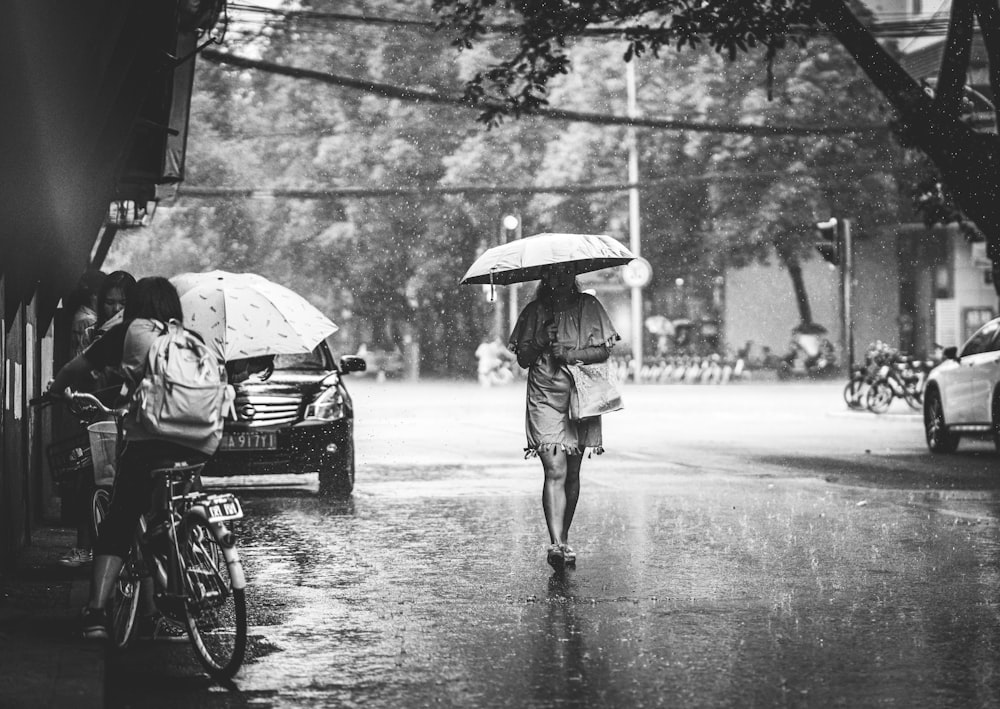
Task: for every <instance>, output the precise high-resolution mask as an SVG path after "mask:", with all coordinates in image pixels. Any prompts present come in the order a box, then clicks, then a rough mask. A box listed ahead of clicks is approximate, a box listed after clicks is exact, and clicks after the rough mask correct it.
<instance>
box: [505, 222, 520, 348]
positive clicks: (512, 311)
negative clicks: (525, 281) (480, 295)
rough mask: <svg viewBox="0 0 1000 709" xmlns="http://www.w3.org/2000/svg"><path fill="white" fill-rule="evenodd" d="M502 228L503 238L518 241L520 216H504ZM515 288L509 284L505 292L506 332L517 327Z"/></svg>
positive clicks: (513, 284)
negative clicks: (506, 298) (506, 297)
mask: <svg viewBox="0 0 1000 709" xmlns="http://www.w3.org/2000/svg"><path fill="white" fill-rule="evenodd" d="M503 228H504V237H505V238H510V237H511V236H513V237H514V239H520V238H521V215H520V214H508V215H507V216H505V217H504V218H503ZM517 288H518V284H517V283H511V284H510V286H508V290H507V293H508V301H507V318H508V324H509V327H508V328H507V332H513V331H514V326H515V325H517V316H518V315H519V313H518V312H517V308H518V303H517ZM501 339H502V340H506V338H504V337H501Z"/></svg>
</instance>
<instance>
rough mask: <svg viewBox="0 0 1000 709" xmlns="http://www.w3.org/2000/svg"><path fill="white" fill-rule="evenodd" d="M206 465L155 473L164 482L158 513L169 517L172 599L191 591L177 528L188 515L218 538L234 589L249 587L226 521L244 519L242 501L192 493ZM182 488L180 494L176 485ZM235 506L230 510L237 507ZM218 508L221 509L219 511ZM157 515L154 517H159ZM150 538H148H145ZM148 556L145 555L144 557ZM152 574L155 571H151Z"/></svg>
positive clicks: (167, 589) (169, 591)
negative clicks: (186, 581) (199, 519)
mask: <svg viewBox="0 0 1000 709" xmlns="http://www.w3.org/2000/svg"><path fill="white" fill-rule="evenodd" d="M203 467H204V464H203V463H202V464H198V465H185V466H178V467H176V468H162V469H158V470H154V471H153V474H154V475H156V476H160V477H161V479H162V486H161V491H162V492H161V495H160V500H161V503H162V504H161V506H160V507H159V509H158V510H156V511H155V512H159V513H162V514H164V515H166V524H167V529H166V530H165V532H166V533H167V535H168V539H169V540H170V556H169V559H168V562H169V567H168V568H169V572H168V573H167V575H166V576H167V578H166V584H165V588H164V593H165V594H166V596H168V597H173V598H179V599H183V598H187V590H186V588H185V586H184V582H183V578H184V574H185V572H186V570H185V569H184V567H183V563H182V561H181V549H180V539H179V538H178V534H177V528H178V525H179V524H180V523H181V521H182V520H183V519H184V517H185V516H186V515H190V514H193V515H197V516H198V517H200V518H201V519H203V520H204V521H205V523H206V524H208V525H209V526H210V527H211V528H212V530H213V533H214V534H215V539H216V541H217V542H218V543H219V547H220V548H221V549H222V553H223V557H224V558H225V561H226V565H227V566H228V567H229V572H230V575H231V578H232V584H233V588H236V589H243V588H246V578H245V577H244V574H243V567H242V564H241V563H240V558H239V553H238V552H237V550H236V542H235V538H234V536H233V534H232V533H231V532H230V531H229V529H228V528H227V527H226V525H225V522H226V521H229V520H231V519H239V518H240V517H242V516H243V510H242V507H241V506H240V505H239V501H238V500H237V499H236V498H235V497H234V496H232V495H229V494H221V495H208V494H205V493H202V492H192V491H191V486H192V485H193V484H194V478H195V477H196V476H197V475H198V473H200V472H201V469H202V468H203ZM178 485H179V486H180V487H181V491H180V492H177V490H176V489H175V488H176V486H178ZM233 505H234V507H227V506H233ZM216 508H218V509H216ZM155 512H154V515H155ZM143 536H144V537H146V536H147V535H143ZM148 542H149V540H148V539H145V538H144V539H143V542H142V547H143V552H146V551H147V548H148V546H149V544H148ZM144 556H145V554H144ZM150 571H151V572H152V571H153V569H150Z"/></svg>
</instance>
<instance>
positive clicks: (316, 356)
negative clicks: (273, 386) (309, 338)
mask: <svg viewBox="0 0 1000 709" xmlns="http://www.w3.org/2000/svg"><path fill="white" fill-rule="evenodd" d="M274 368H275V369H327V364H326V359H325V358H324V357H323V349H322V347H317V348H316V349H314V350H313V351H312V352H306V353H304V354H282V355H277V356H276V357H275V358H274Z"/></svg>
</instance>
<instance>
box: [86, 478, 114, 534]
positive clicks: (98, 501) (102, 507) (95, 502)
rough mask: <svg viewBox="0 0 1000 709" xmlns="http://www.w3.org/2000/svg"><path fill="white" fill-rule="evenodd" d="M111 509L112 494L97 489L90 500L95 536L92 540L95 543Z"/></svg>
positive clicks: (91, 522)
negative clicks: (102, 523)
mask: <svg viewBox="0 0 1000 709" xmlns="http://www.w3.org/2000/svg"><path fill="white" fill-rule="evenodd" d="M110 507H111V492H110V491H109V490H108V489H107V488H103V487H99V488H96V489H95V490H94V494H93V495H92V496H91V498H90V525H91V526H90V531H91V533H92V534H93V536H92V537H91V539H93V540H94V541H97V534H98V532H100V531H101V522H103V521H104V518H105V517H107V516H108V508H110Z"/></svg>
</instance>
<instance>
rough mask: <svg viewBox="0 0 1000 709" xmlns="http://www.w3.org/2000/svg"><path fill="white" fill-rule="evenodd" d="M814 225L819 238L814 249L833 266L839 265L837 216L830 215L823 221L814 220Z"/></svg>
mask: <svg viewBox="0 0 1000 709" xmlns="http://www.w3.org/2000/svg"><path fill="white" fill-rule="evenodd" d="M815 227H816V233H817V234H818V235H819V238H820V239H821V241H817V242H816V250H817V251H819V254H820V256H822V257H823V258H824V259H825V260H826V261H828V262H830V263H832V264H833V265H834V266H838V265H840V233H839V231H838V229H837V218H836V217H830V218H829V219H827V220H826V221H825V222H816V223H815Z"/></svg>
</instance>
